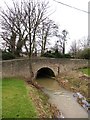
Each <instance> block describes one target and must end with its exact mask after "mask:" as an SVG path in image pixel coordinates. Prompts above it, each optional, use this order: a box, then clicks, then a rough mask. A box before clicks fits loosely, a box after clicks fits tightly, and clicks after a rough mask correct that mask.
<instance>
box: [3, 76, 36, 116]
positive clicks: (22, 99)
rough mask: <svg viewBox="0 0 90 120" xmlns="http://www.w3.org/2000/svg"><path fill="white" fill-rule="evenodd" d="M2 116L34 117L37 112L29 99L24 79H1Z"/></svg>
mask: <svg viewBox="0 0 90 120" xmlns="http://www.w3.org/2000/svg"><path fill="white" fill-rule="evenodd" d="M2 117H3V118H36V117H37V112H36V110H35V106H34V105H33V103H32V100H31V99H30V96H29V93H28V90H27V88H26V85H25V81H23V80H20V79H12V78H8V79H3V81H2Z"/></svg>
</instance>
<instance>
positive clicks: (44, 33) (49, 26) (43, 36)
mask: <svg viewBox="0 0 90 120" xmlns="http://www.w3.org/2000/svg"><path fill="white" fill-rule="evenodd" d="M57 31H58V26H57V25H56V24H55V23H54V21H52V20H50V19H46V20H45V21H43V22H42V24H41V26H40V28H39V29H38V41H37V42H38V44H39V46H40V49H41V55H43V54H44V53H45V50H46V46H47V45H48V44H50V43H49V41H50V38H52V37H54V36H56V34H57Z"/></svg>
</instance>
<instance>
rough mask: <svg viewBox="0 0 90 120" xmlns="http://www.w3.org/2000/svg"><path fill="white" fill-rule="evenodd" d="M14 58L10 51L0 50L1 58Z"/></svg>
mask: <svg viewBox="0 0 90 120" xmlns="http://www.w3.org/2000/svg"><path fill="white" fill-rule="evenodd" d="M10 59H15V56H14V55H13V54H12V53H10V52H5V51H4V52H2V60H10Z"/></svg>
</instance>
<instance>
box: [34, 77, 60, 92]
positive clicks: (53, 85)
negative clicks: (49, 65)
mask: <svg viewBox="0 0 90 120" xmlns="http://www.w3.org/2000/svg"><path fill="white" fill-rule="evenodd" d="M36 81H37V83H38V84H40V85H41V86H43V87H44V88H46V89H48V90H59V89H60V86H59V84H58V82H57V81H56V80H55V79H53V78H38V79H36Z"/></svg>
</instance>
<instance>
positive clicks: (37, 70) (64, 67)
mask: <svg viewBox="0 0 90 120" xmlns="http://www.w3.org/2000/svg"><path fill="white" fill-rule="evenodd" d="M31 62H32V70H33V73H34V78H36V77H41V76H42V77H43V76H51V77H54V76H56V75H58V74H62V73H64V72H69V71H71V70H73V69H77V68H81V67H87V66H88V61H87V60H80V59H50V58H48V59H47V58H40V59H39V58H38V59H32V60H31ZM1 63H2V77H17V76H18V77H24V78H29V77H30V67H29V64H30V60H29V59H14V60H6V61H2V62H1Z"/></svg>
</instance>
